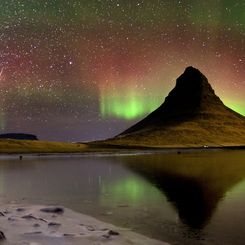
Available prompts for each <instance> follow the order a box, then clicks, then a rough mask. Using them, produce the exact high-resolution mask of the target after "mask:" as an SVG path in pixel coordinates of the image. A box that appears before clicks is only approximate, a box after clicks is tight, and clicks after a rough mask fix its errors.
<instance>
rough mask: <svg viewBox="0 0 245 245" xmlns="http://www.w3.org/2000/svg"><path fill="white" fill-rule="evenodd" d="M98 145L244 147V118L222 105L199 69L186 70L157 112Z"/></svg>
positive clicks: (189, 68)
mask: <svg viewBox="0 0 245 245" xmlns="http://www.w3.org/2000/svg"><path fill="white" fill-rule="evenodd" d="M122 106H123V105H122ZM101 143H102V144H109V145H123V146H152V147H203V146H241V145H243V146H244V145H245V117H243V116H242V115H240V114H238V113H236V112H234V111H233V110H231V109H230V108H228V107H227V106H225V105H224V104H223V102H222V101H221V100H220V98H219V97H218V96H217V95H216V94H215V92H214V90H213V89H212V87H211V85H210V84H209V82H208V79H207V78H206V77H205V76H204V75H203V74H202V73H201V72H200V71H199V70H198V69H196V68H193V67H187V68H186V69H185V71H184V73H183V74H182V75H181V76H180V77H179V78H178V79H177V81H176V86H175V88H174V89H173V90H172V91H171V92H170V93H169V95H168V96H167V97H166V99H165V101H164V103H163V104H162V105H161V106H160V107H159V108H157V109H156V110H155V111H153V112H152V113H150V114H149V115H148V116H147V117H146V118H144V119H143V120H141V121H140V122H138V123H136V124H135V125H133V126H132V127H130V128H129V129H127V130H125V131H124V132H122V133H121V134H119V135H118V136H116V137H115V138H112V139H108V140H106V141H104V142H101Z"/></svg>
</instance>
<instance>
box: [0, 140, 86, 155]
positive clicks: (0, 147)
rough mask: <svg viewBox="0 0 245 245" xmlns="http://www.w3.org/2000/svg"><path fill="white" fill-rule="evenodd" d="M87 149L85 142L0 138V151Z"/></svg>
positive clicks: (48, 151) (58, 151)
mask: <svg viewBox="0 0 245 245" xmlns="http://www.w3.org/2000/svg"><path fill="white" fill-rule="evenodd" d="M86 149H87V146H86V145H85V144H72V143H62V142H47V141H32V140H7V139H6V140H0V153H76V152H83V151H85V150H86Z"/></svg>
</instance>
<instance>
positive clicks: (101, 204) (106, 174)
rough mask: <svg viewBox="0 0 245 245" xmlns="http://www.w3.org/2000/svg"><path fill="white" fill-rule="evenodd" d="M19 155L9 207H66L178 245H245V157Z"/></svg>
mask: <svg viewBox="0 0 245 245" xmlns="http://www.w3.org/2000/svg"><path fill="white" fill-rule="evenodd" d="M17 158H18V157H17V156H12V157H10V158H9V159H5V157H2V158H1V159H0V198H1V200H2V202H6V201H16V202H23V203H30V204H32V203H33V204H60V205H64V206H66V207H69V208H72V209H73V210H75V211H79V212H81V213H85V214H89V215H92V216H94V217H96V218H98V219H101V220H103V221H106V222H110V223H113V224H116V225H120V226H123V227H128V228H130V229H133V230H134V231H137V232H139V233H142V234H144V235H148V236H151V237H154V238H157V239H161V240H164V241H167V242H170V243H172V244H244V241H245V151H243V150H240V151H225V152H224V151H213V152H195V153H183V154H175V153H168V154H167V153H151V154H143V155H141V154H125V155H123V154H122V155H115V154H114V155H99V154H98V155H84V156H74V157H60V156H56V157H55V156H53V157H26V156H24V159H23V160H22V161H19V160H18V159H17Z"/></svg>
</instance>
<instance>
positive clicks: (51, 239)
mask: <svg viewBox="0 0 245 245" xmlns="http://www.w3.org/2000/svg"><path fill="white" fill-rule="evenodd" d="M61 210H62V212H60V211H61ZM0 212H1V213H2V214H4V215H3V216H0V227H1V230H2V232H1V234H2V239H5V235H6V237H7V239H6V240H4V241H3V242H1V244H16V245H17V244H23V245H33V244H35V245H41V244H43V245H49V244H50V245H51V244H59V245H66V244H67V245H68V244H75V245H76V244H79V245H80V244H83V245H90V244H91V245H92V244H93V245H95V244H96V245H99V244H109V245H123V244H125V245H126V244H141V245H144V244H145V245H164V244H166V243H164V242H161V241H157V240H153V239H150V238H148V237H145V236H143V235H140V234H137V233H134V232H132V231H130V230H128V229H123V228H118V227H115V226H113V225H110V224H106V223H103V222H101V221H98V220H96V219H94V218H92V217H89V216H86V215H83V214H79V213H75V212H73V211H71V210H69V209H65V208H63V207H44V206H17V205H4V206H2V205H1V208H0Z"/></svg>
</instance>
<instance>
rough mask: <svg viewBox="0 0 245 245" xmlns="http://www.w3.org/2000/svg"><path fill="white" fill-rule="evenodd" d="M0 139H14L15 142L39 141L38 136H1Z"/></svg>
mask: <svg viewBox="0 0 245 245" xmlns="http://www.w3.org/2000/svg"><path fill="white" fill-rule="evenodd" d="M0 139H14V140H38V138H37V136H36V135H33V134H19V133H17V134H16V133H10V134H0Z"/></svg>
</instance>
